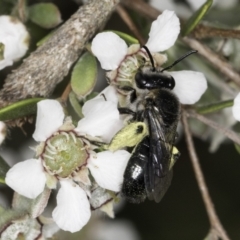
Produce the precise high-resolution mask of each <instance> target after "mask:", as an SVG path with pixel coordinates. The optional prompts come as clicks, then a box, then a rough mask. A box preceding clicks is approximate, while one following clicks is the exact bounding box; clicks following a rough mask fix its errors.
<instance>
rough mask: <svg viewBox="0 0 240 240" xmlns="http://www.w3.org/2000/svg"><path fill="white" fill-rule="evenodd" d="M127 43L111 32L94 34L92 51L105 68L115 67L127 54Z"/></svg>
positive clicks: (111, 68)
mask: <svg viewBox="0 0 240 240" xmlns="http://www.w3.org/2000/svg"><path fill="white" fill-rule="evenodd" d="M127 49H128V47H127V44H126V43H125V41H124V40H123V39H121V38H120V37H119V36H118V35H117V34H115V33H113V32H103V33H99V34H97V35H96V37H95V38H94V39H93V41H92V52H93V54H94V55H95V56H96V57H97V58H98V60H99V62H100V63H101V66H102V68H103V69H105V70H114V69H116V68H117V67H118V66H119V64H120V62H121V61H122V60H123V59H124V57H125V56H126V54H127Z"/></svg>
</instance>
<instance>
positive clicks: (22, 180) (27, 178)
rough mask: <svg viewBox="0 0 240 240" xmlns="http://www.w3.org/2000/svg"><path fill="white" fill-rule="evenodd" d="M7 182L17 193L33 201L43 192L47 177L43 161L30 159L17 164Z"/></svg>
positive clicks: (9, 172) (9, 174)
mask: <svg viewBox="0 0 240 240" xmlns="http://www.w3.org/2000/svg"><path fill="white" fill-rule="evenodd" d="M5 181H6V184H7V185H8V186H10V187H11V188H12V189H13V190H14V191H16V192H17V193H19V194H21V195H23V196H25V197H27V198H31V199H33V198H36V197H37V196H38V195H39V194H40V193H41V192H43V189H44V186H45V183H46V176H45V172H44V170H43V167H42V163H41V161H40V160H37V159H29V160H26V161H23V162H20V163H17V164H15V165H14V166H13V167H12V168H11V169H10V170H9V171H8V172H7V176H6V179H5Z"/></svg>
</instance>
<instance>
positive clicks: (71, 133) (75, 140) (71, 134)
mask: <svg viewBox="0 0 240 240" xmlns="http://www.w3.org/2000/svg"><path fill="white" fill-rule="evenodd" d="M69 134H70V136H71V137H72V138H73V141H74V143H76V142H77V139H76V136H75V134H74V133H73V132H70V133H69Z"/></svg>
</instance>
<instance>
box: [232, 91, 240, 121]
mask: <svg viewBox="0 0 240 240" xmlns="http://www.w3.org/2000/svg"><path fill="white" fill-rule="evenodd" d="M232 113H233V116H234V118H235V119H236V120H238V121H240V93H239V94H238V95H237V96H236V97H235V99H234V102H233V107H232Z"/></svg>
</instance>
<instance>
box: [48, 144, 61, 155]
mask: <svg viewBox="0 0 240 240" xmlns="http://www.w3.org/2000/svg"><path fill="white" fill-rule="evenodd" d="M46 150H47V151H48V152H50V153H51V154H53V155H56V154H57V153H58V152H57V151H56V149H54V150H55V151H53V149H51V148H50V147H49V146H47V147H46Z"/></svg>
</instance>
